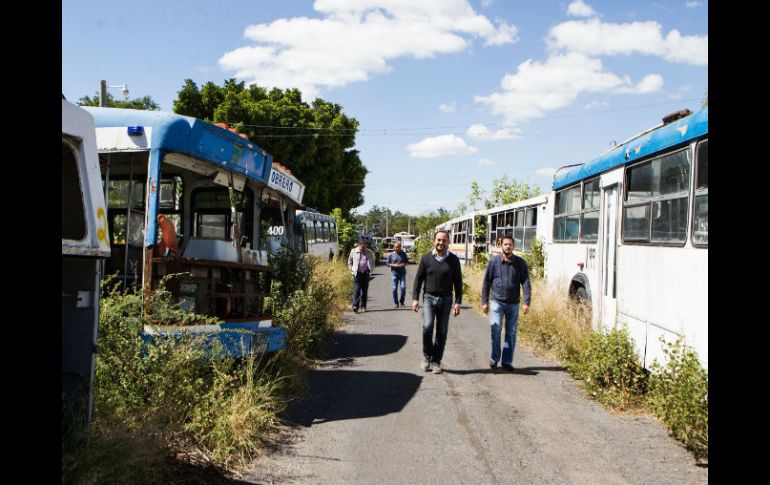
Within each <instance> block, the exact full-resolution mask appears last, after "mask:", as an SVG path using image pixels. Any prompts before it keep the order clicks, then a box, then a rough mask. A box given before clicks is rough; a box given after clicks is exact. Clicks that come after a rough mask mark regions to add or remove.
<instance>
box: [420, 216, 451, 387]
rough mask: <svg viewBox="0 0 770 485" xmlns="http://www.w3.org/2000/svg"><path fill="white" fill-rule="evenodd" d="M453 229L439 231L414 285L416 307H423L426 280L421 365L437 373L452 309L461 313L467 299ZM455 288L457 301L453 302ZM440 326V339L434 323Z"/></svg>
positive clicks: (425, 256) (423, 260) (421, 261)
mask: <svg viewBox="0 0 770 485" xmlns="http://www.w3.org/2000/svg"><path fill="white" fill-rule="evenodd" d="M448 245H449V233H448V232H447V231H439V232H437V233H436V235H435V237H434V238H433V247H434V249H433V251H432V252H430V253H427V254H425V255H423V257H422V258H420V264H419V266H418V267H417V274H416V275H415V278H414V288H413V289H412V309H413V310H414V311H415V312H416V311H417V309H418V308H419V307H420V303H419V299H420V290H422V285H423V283H425V294H424V295H423V300H422V304H423V306H424V308H423V311H422V355H423V361H422V364H421V365H420V367H422V370H424V371H427V370H428V369H430V368H431V367H432V369H433V373H434V374H441V358H442V357H443V356H444V347H445V346H446V338H447V332H448V330H449V312H450V311H452V313H453V314H454V316H457V315H459V314H460V303H462V300H463V274H462V270H461V269H460V259H459V258H458V257H457V256H455V255H454V254H452V253H450V252H449V251H448V250H447V246H448ZM452 289H454V305H452ZM434 324H435V327H436V339H435V341H434V339H433V327H434Z"/></svg>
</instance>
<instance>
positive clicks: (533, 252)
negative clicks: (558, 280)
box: [523, 238, 545, 279]
mask: <svg viewBox="0 0 770 485" xmlns="http://www.w3.org/2000/svg"><path fill="white" fill-rule="evenodd" d="M543 246H544V245H543V242H542V241H540V240H539V239H537V238H533V239H532V248H531V249H530V250H529V251H528V252H526V253H524V256H523V257H524V261H526V262H527V269H528V270H529V277H530V278H532V279H540V278H542V277H543V275H544V274H545V249H544V247H543Z"/></svg>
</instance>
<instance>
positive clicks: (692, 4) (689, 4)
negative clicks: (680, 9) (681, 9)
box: [684, 2, 703, 8]
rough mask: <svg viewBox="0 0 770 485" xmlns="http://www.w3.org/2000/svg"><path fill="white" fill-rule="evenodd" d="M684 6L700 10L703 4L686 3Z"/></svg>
mask: <svg viewBox="0 0 770 485" xmlns="http://www.w3.org/2000/svg"><path fill="white" fill-rule="evenodd" d="M684 6H685V7H687V8H698V7H702V6H703V4H702V3H701V2H684Z"/></svg>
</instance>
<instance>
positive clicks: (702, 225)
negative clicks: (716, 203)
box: [692, 140, 709, 246]
mask: <svg viewBox="0 0 770 485" xmlns="http://www.w3.org/2000/svg"><path fill="white" fill-rule="evenodd" d="M697 157H698V162H697V164H696V166H695V170H696V174H695V175H696V179H695V180H696V185H695V211H694V214H693V227H692V242H693V244H695V245H704V246H705V245H708V243H709V180H708V177H709V171H708V163H709V141H708V140H705V141H703V142H701V143H700V144H699V145H698V155H697Z"/></svg>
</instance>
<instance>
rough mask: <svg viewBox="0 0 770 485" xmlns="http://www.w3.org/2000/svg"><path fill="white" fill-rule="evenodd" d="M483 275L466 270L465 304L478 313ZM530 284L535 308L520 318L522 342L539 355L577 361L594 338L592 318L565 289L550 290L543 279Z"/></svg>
mask: <svg viewBox="0 0 770 485" xmlns="http://www.w3.org/2000/svg"><path fill="white" fill-rule="evenodd" d="M484 271H485V268H484V267H483V266H474V265H471V266H467V267H464V268H463V283H464V285H465V291H464V295H463V300H465V301H467V302H468V303H470V304H471V305H473V307H474V308H475V309H476V310H477V311H478V312H481V288H482V284H483V279H484ZM530 281H531V284H532V304H531V305H530V309H529V313H527V314H526V315H524V314H521V315H520V319H519V330H518V338H519V339H520V342H521V343H523V344H524V346H525V347H527V348H528V349H529V350H531V351H533V352H534V353H535V354H538V355H544V356H547V357H550V358H554V359H558V360H566V359H570V358H574V357H576V356H577V355H579V354H580V352H581V349H582V348H583V347H584V345H585V342H586V339H587V338H588V337H589V336H590V335H591V320H590V314H588V313H587V312H585V311H584V309H583V308H582V307H579V306H576V305H575V304H573V303H572V302H570V301H569V298H567V296H566V295H567V290H566V288H559V287H549V286H548V285H547V284H546V283H545V281H544V280H542V279H532V280H530Z"/></svg>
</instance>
